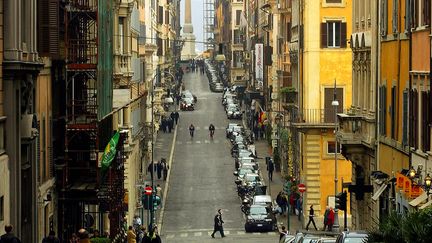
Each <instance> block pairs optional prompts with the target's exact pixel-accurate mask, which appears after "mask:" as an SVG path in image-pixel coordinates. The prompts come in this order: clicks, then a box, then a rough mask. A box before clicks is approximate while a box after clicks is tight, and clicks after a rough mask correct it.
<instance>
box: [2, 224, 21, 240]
mask: <svg viewBox="0 0 432 243" xmlns="http://www.w3.org/2000/svg"><path fill="white" fill-rule="evenodd" d="M4 230H5V232H6V234H4V235H2V236H1V237H0V243H21V240H20V239H18V237H16V236H15V235H14V234H13V233H12V231H13V226H12V225H11V224H7V225H5V227H4Z"/></svg>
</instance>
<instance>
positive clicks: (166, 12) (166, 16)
mask: <svg viewBox="0 0 432 243" xmlns="http://www.w3.org/2000/svg"><path fill="white" fill-rule="evenodd" d="M169 17H170V15H169V12H168V10H165V24H169V22H170V21H169Z"/></svg>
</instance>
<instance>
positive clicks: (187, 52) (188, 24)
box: [181, 0, 196, 61]
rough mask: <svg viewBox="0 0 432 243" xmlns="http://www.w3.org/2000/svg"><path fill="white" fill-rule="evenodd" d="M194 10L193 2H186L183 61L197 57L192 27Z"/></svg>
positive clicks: (186, 0)
mask: <svg viewBox="0 0 432 243" xmlns="http://www.w3.org/2000/svg"><path fill="white" fill-rule="evenodd" d="M191 12H192V9H191V0H185V21H184V25H183V35H182V39H183V41H184V45H183V49H182V53H181V60H182V61H186V60H191V59H194V58H195V56H196V53H195V35H194V34H193V25H192V13H191Z"/></svg>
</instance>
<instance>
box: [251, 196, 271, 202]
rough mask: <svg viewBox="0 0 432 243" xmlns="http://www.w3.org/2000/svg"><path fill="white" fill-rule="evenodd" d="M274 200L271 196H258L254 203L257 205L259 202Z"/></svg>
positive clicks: (255, 197)
mask: <svg viewBox="0 0 432 243" xmlns="http://www.w3.org/2000/svg"><path fill="white" fill-rule="evenodd" d="M271 201H272V198H271V196H270V195H257V196H254V198H253V202H254V203H257V202H271Z"/></svg>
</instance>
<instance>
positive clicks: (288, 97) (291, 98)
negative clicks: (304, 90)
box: [280, 87, 297, 104]
mask: <svg viewBox="0 0 432 243" xmlns="http://www.w3.org/2000/svg"><path fill="white" fill-rule="evenodd" d="M280 92H281V94H282V96H283V97H284V98H285V103H288V104H293V103H295V102H296V100H297V91H296V88H294V87H283V88H281V89H280Z"/></svg>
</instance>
